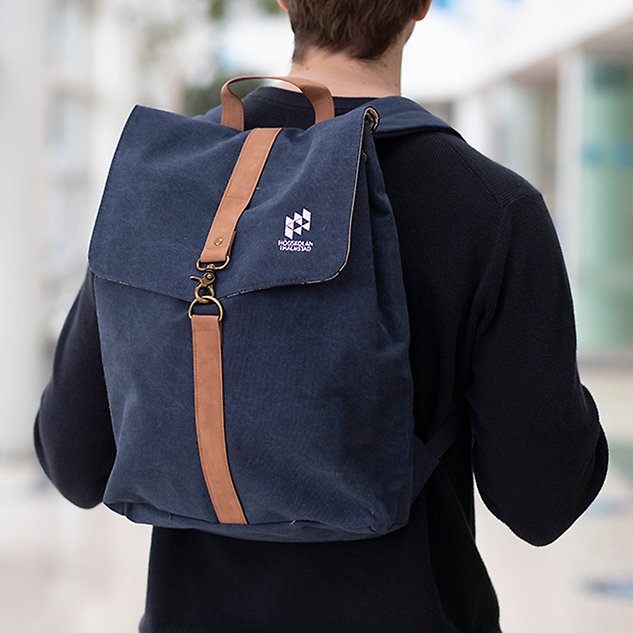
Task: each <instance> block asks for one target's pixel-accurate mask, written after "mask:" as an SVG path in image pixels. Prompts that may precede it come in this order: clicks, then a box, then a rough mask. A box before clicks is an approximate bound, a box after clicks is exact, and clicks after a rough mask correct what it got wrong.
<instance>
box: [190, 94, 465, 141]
mask: <svg viewBox="0 0 633 633" xmlns="http://www.w3.org/2000/svg"><path fill="white" fill-rule="evenodd" d="M370 105H371V106H372V107H373V108H375V109H376V110H377V111H378V114H379V115H380V123H379V124H378V128H377V129H376V131H375V132H374V133H373V135H374V136H375V137H377V138H388V137H393V136H402V135H404V134H412V133H414V132H420V131H422V130H428V131H436V132H446V133H448V134H453V135H455V136H457V137H459V138H461V139H462V140H464V137H463V136H462V135H461V134H460V133H459V132H458V131H457V130H456V129H455V128H453V127H451V126H450V125H449V124H448V123H447V122H446V121H444V120H443V119H441V118H440V117H438V116H437V115H435V114H433V113H431V112H429V111H428V110H427V109H426V108H424V107H423V106H421V105H420V104H419V103H418V102H417V101H413V99H409V98H408V97H401V96H397V95H391V96H389V97H377V98H376V99H372V100H371V101H367V102H366V103H363V104H362V105H360V106H357V107H358V108H366V107H367V106H370ZM193 118H194V119H203V120H205V121H209V122H211V123H220V122H221V120H222V106H219V105H218V106H215V107H214V108H212V109H211V110H209V111H208V112H206V113H205V114H198V115H196V116H195V117H193Z"/></svg>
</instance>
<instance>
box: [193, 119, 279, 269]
mask: <svg viewBox="0 0 633 633" xmlns="http://www.w3.org/2000/svg"><path fill="white" fill-rule="evenodd" d="M281 129H282V128H280V127H260V128H254V129H253V130H251V132H250V133H249V134H248V136H247V137H246V140H245V141H244V145H242V150H241V151H240V155H239V157H238V159H237V162H236V163H235V167H234V169H233V173H232V174H231V178H230V179H229V183H228V185H227V186H226V189H225V191H224V195H223V196H222V200H221V201H220V205H219V207H218V210H217V212H216V214H215V217H214V218H213V223H212V224H211V229H210V230H209V235H207V241H206V242H205V245H204V248H203V249H202V254H201V255H200V260H201V261H202V262H205V263H206V262H224V260H225V259H226V256H227V255H228V253H229V250H230V249H231V244H232V243H233V237H234V235H235V226H236V225H237V221H238V220H239V219H240V216H241V215H242V213H243V212H244V210H245V209H246V207H247V206H248V204H249V202H250V201H251V198H252V197H253V193H255V187H256V186H257V183H258V182H259V178H260V176H261V173H262V170H263V169H264V164H265V163H266V159H267V158H268V154H269V153H270V150H271V148H272V146H273V143H274V142H275V138H277V134H279V132H280V131H281Z"/></svg>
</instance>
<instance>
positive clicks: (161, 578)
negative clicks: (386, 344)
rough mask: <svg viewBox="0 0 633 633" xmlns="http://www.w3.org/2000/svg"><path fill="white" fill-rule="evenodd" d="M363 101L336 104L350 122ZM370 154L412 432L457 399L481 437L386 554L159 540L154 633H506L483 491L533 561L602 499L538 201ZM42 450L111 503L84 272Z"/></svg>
mask: <svg viewBox="0 0 633 633" xmlns="http://www.w3.org/2000/svg"><path fill="white" fill-rule="evenodd" d="M368 99H369V97H368V98H367V99H365V98H360V97H359V98H351V97H337V98H335V106H336V112H337V114H340V113H342V112H345V111H347V110H349V109H350V108H352V107H355V106H357V105H360V104H361V103H363V102H365V101H367V100H368ZM245 109H246V127H247V128H250V127H255V126H294V127H303V128H305V127H307V126H308V125H310V124H311V123H312V116H313V115H312V110H311V107H310V105H309V103H308V101H307V100H306V99H305V97H304V96H303V95H302V94H300V93H295V92H291V91H288V90H284V89H282V88H278V87H273V86H267V87H262V88H259V89H258V90H257V91H255V92H254V93H251V95H249V96H248V97H247V98H246V99H245ZM376 143H377V148H378V154H379V158H380V163H381V166H382V168H383V172H384V175H385V181H386V186H387V193H388V194H389V197H390V199H391V202H392V205H393V209H394V214H395V218H396V223H397V227H398V234H399V239H400V247H401V257H402V266H403V271H404V282H405V287H406V292H407V302H408V308H409V314H410V324H411V352H410V357H411V363H412V369H413V375H414V381H415V416H416V432H417V433H418V434H419V435H420V436H421V437H422V438H426V437H427V436H428V428H427V424H428V421H429V420H431V419H433V416H434V413H435V408H436V406H437V403H438V402H439V401H440V400H441V399H443V400H444V401H446V400H448V399H453V398H454V397H456V396H460V395H463V396H465V398H466V400H467V402H468V405H469V419H470V427H471V428H470V429H465V430H464V432H463V433H462V435H461V437H460V438H459V439H458V441H457V442H456V443H455V444H454V445H453V447H452V448H451V449H450V450H449V452H448V453H447V454H446V455H445V457H444V458H443V460H442V464H441V465H440V467H439V468H438V470H437V471H436V472H435V473H434V475H433V476H432V478H431V480H430V481H429V483H428V484H427V486H426V487H425V489H424V491H423V493H422V494H421V495H420V496H419V497H418V498H417V500H416V502H415V503H414V505H413V507H412V510H411V518H410V522H409V524H408V525H407V526H405V527H404V528H402V529H399V530H397V531H395V532H393V533H390V534H388V535H385V536H382V537H378V538H372V539H367V540H360V541H342V542H329V543H269V542H261V541H246V540H240V539H234V538H230V537H225V536H219V535H213V534H210V533H203V532H199V531H195V530H179V529H166V528H154V530H153V538H152V547H151V554H150V564H149V580H148V590H147V604H146V611H145V615H144V616H143V618H142V622H141V628H140V630H141V631H142V632H143V633H299V632H301V633H391V632H393V633H414V632H415V633H453V632H460V633H495V632H498V631H499V624H498V615H499V614H498V605H497V600H496V596H495V592H494V589H493V587H492V585H491V583H490V579H489V577H488V575H487V573H486V569H485V567H484V564H483V562H482V560H481V558H480V556H479V554H478V551H477V548H476V545H475V524H474V511H473V472H474V475H475V478H476V481H477V485H478V488H479V491H480V493H481V496H482V498H483V500H484V502H485V503H486V505H487V506H488V508H489V509H490V510H491V511H492V512H493V513H494V514H495V515H496V516H497V517H498V518H499V519H500V520H501V521H503V522H505V523H506V524H507V525H508V526H509V528H510V529H511V530H512V531H513V532H514V533H515V534H516V535H517V536H519V537H520V538H522V539H524V540H525V541H528V542H529V543H532V544H534V545H545V544H548V543H550V542H552V541H553V540H555V539H556V538H558V537H559V536H560V535H561V534H562V533H563V532H564V531H565V530H567V528H569V526H570V525H571V524H572V523H573V522H574V521H575V520H576V519H577V518H578V517H579V516H580V515H581V513H582V512H583V511H584V510H585V509H586V508H587V506H588V505H589V504H590V503H591V501H592V500H593V499H594V497H595V496H596V494H597V493H598V491H599V489H600V487H601V486H602V483H603V481H604V478H605V474H606V469H607V461H608V457H607V443H606V439H605V436H604V433H603V430H602V428H601V426H600V423H599V419H598V410H597V408H596V404H595V402H594V400H593V398H592V397H591V394H590V393H589V391H588V390H587V389H586V388H585V386H584V385H583V384H582V383H581V382H580V379H579V375H578V366H577V360H576V330H575V322H574V310H573V304H572V296H571V292H570V286H569V282H568V277H567V271H566V267H565V263H564V260H563V256H562V252H561V248H560V244H559V241H558V237H557V234H556V231H555V228H554V224H553V222H552V219H551V216H550V213H549V211H548V209H547V207H546V206H545V203H544V201H543V198H542V197H541V194H540V193H539V191H538V190H537V189H535V188H534V187H533V186H532V185H531V184H530V183H529V182H527V181H526V180H525V179H523V178H522V177H521V176H519V175H518V174H516V173H515V172H513V171H511V170H510V169H508V168H506V167H504V166H502V165H500V164H498V163H496V162H494V161H492V160H491V159H489V158H486V157H485V156H483V155H482V154H480V153H479V152H477V151H476V150H475V149H473V148H472V147H470V146H469V145H468V144H467V143H466V142H464V141H463V140H461V139H459V138H458V137H456V136H454V135H450V134H447V133H444V132H438V131H432V132H418V133H415V134H411V135H409V136H406V137H402V138H396V139H377V141H376ZM471 431H472V433H471ZM34 440H35V447H36V450H37V455H38V457H39V460H40V463H41V464H42V467H43V469H44V471H45V472H46V474H47V475H48V477H49V478H50V479H51V481H52V482H53V483H54V485H55V486H56V487H57V488H58V490H59V491H60V492H61V493H62V494H63V495H64V496H65V497H67V498H68V499H69V500H70V501H72V502H73V503H75V504H77V505H79V506H81V507H84V508H89V507H93V506H95V505H96V504H98V503H99V502H100V501H101V499H102V495H103V491H104V487H105V484H106V480H107V478H108V474H109V471H110V468H111V465H112V463H113V459H114V455H115V451H116V449H115V444H114V440H113V436H112V431H111V423H110V415H109V409H108V401H107V391H106V385H105V381H104V375H103V369H102V365H101V358H100V343H99V337H98V329H97V321H96V315H95V304H94V295H93V278H92V273H91V272H90V271H86V276H85V280H84V283H83V285H82V286H81V288H80V290H79V293H78V295H77V297H76V299H75V301H74V303H73V305H72V308H71V310H70V313H69V314H68V317H67V318H66V321H65V323H64V326H63V329H62V331H61V334H60V337H59V340H58V342H57V347H56V350H55V356H54V362H53V368H52V376H51V378H50V381H49V383H48V385H47V386H46V389H45V391H44V393H43V394H42V398H41V403H40V410H39V412H38V415H37V419H36V421H35V427H34ZM517 573H521V572H520V571H519V570H517ZM139 615H140V614H139Z"/></svg>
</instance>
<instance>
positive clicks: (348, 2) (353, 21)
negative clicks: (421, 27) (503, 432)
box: [280, 0, 430, 63]
mask: <svg viewBox="0 0 633 633" xmlns="http://www.w3.org/2000/svg"><path fill="white" fill-rule="evenodd" d="M280 4H282V3H281V2H280ZM284 4H285V8H286V9H287V11H288V16H289V18H290V25H291V27H292V30H293V32H294V34H295V50H294V54H293V57H292V61H293V62H295V63H301V62H302V61H303V58H304V56H305V54H306V52H307V50H308V49H309V48H311V47H316V48H320V49H324V50H326V51H328V52H343V53H345V54H347V55H349V56H350V57H353V58H356V59H366V60H375V59H378V58H379V57H380V56H381V55H382V54H383V53H384V52H385V51H386V50H387V49H388V48H389V47H390V46H391V45H392V44H393V43H394V42H395V41H396V39H397V38H398V36H400V34H401V33H402V31H403V30H404V28H405V27H406V26H407V24H408V23H409V21H410V20H412V19H413V18H415V17H416V16H417V15H418V14H419V13H420V11H421V9H423V8H427V9H428V4H430V3H427V2H422V0H319V2H314V1H313V0H285V2H284ZM423 5H426V7H424V6H423ZM282 6H283V5H282ZM425 12H426V11H425Z"/></svg>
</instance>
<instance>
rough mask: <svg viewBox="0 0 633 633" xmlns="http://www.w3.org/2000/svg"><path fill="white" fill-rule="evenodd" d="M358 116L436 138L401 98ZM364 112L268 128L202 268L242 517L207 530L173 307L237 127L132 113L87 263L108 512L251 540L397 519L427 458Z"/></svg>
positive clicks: (391, 523) (239, 139) (233, 153)
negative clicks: (260, 160)
mask: <svg viewBox="0 0 633 633" xmlns="http://www.w3.org/2000/svg"><path fill="white" fill-rule="evenodd" d="M367 105H371V106H372V107H373V108H375V110H376V111H377V112H378V113H379V115H380V123H379V125H378V129H377V130H376V131H375V132H374V133H373V134H374V135H380V134H384V135H396V134H405V133H407V132H410V131H415V130H419V129H422V128H426V127H428V128H431V129H432V128H438V127H440V128H448V129H449V130H450V129H451V128H450V127H449V126H448V124H446V123H445V122H443V121H442V120H441V119H438V118H437V117H435V116H434V115H432V114H431V113H429V112H428V111H426V110H425V109H424V108H422V107H421V106H419V105H418V104H417V103H415V102H413V101H411V100H409V99H406V98H404V97H384V98H380V99H376V100H373V101H372V102H370V103H368V104H367ZM365 110H366V106H361V107H359V108H356V109H354V110H352V111H350V112H348V113H346V114H343V115H340V116H337V117H335V118H333V119H330V120H327V121H324V122H322V123H319V124H318V125H313V126H311V127H309V128H308V129H306V130H303V129H298V128H284V129H283V130H282V131H281V132H280V134H279V136H278V137H277V140H276V142H275V144H274V145H273V147H272V150H271V152H270V156H269V158H268V161H267V163H266V165H265V168H264V170H263V173H262V176H261V179H260V181H259V184H258V186H257V188H256V190H255V193H254V196H253V198H252V200H251V203H250V205H249V206H248V208H247V209H246V210H245V211H244V213H243V215H242V216H241V218H240V220H239V222H238V224H237V230H236V234H235V238H234V241H233V245H232V249H231V252H230V257H231V260H230V264H229V265H228V267H227V268H226V269H224V270H221V271H218V272H217V281H216V284H215V290H216V296H217V297H218V299H219V300H221V302H222V305H223V307H224V318H223V320H222V321H221V326H222V372H223V390H224V424H225V435H226V450H227V456H228V462H229V465H230V469H231V475H232V478H233V482H234V485H235V489H236V492H237V494H238V496H239V499H240V502H241V504H242V507H243V509H244V513H245V516H246V518H247V521H248V524H247V525H237V524H225V523H224V524H221V523H219V522H218V519H217V516H216V514H215V512H214V508H213V505H212V503H211V500H210V498H209V494H208V492H207V489H206V486H205V482H204V479H203V473H202V469H201V465H200V458H199V453H198V446H197V439H196V424H195V413H194V395H193V394H194V388H193V364H192V342H191V326H190V320H189V317H188V314H187V309H188V307H189V303H190V302H191V300H192V299H193V290H194V287H195V282H193V281H191V280H190V278H189V276H190V275H196V274H198V273H197V271H196V268H195V263H196V261H197V258H198V257H199V255H200V252H201V250H202V246H203V244H204V242H205V239H206V236H207V234H208V232H209V229H210V226H211V223H212V221H213V218H214V213H215V211H216V209H217V207H218V204H219V202H220V199H221V197H222V194H223V193H224V190H225V188H226V185H227V182H228V179H229V177H230V175H231V172H232V170H233V168H234V166H235V162H236V160H237V157H238V154H239V152H240V149H241V147H242V144H243V143H244V140H245V138H246V136H247V134H248V131H246V132H240V131H237V130H234V129H232V128H229V127H226V126H223V125H221V124H220V107H218V108H215V109H214V110H211V111H210V112H209V113H207V115H199V116H196V117H187V116H183V115H180V114H175V113H171V112H166V111H162V110H157V109H153V108H150V107H145V106H141V105H136V106H135V107H134V108H133V110H132V112H131V113H130V115H129V117H128V120H127V122H126V124H125V127H124V129H123V132H122V134H121V137H120V139H119V143H118V146H117V149H116V151H115V154H114V158H113V160H112V164H111V167H110V171H109V174H108V178H107V181H106V186H105V189H104V192H103V197H102V201H101V204H100V208H99V211H98V214H97V218H96V221H95V225H94V228H93V233H92V236H91V240H90V246H89V252H88V260H89V265H90V268H91V270H92V271H93V272H94V274H95V276H96V277H95V299H96V307H97V318H98V324H99V335H100V341H101V348H102V358H103V366H104V372H105V377H106V384H107V391H108V399H109V404H110V410H111V417H112V422H113V427H114V435H115V439H116V444H117V455H116V460H115V463H114V466H113V469H112V471H111V474H110V477H109V480H108V483H107V487H106V490H105V495H104V499H103V501H104V503H105V504H106V505H107V506H108V507H109V508H111V509H112V510H114V511H116V512H118V513H120V514H122V515H125V516H127V517H128V518H129V519H131V520H132V521H135V522H141V523H149V524H153V525H157V526H164V527H174V528H196V529H199V530H204V531H208V532H214V533H217V534H224V535H227V536H232V537H236V538H245V539H253V540H269V541H331V540H353V539H361V538H369V537H376V536H379V535H381V534H385V533H388V532H390V531H393V530H395V529H397V528H398V527H400V526H403V525H405V524H406V523H407V521H408V517H409V511H410V505H411V502H412V501H413V499H414V498H415V496H416V495H417V493H418V492H419V490H420V488H421V487H422V485H423V484H424V482H425V481H426V480H427V479H428V477H429V475H430V474H431V472H432V471H433V468H434V467H435V466H436V465H437V458H438V456H439V455H438V454H437V452H436V451H432V450H430V449H429V447H428V445H426V446H425V445H424V444H423V443H422V442H421V441H420V440H419V439H418V438H416V437H415V436H414V433H413V428H414V420H413V383H412V376H411V369H410V364H409V356H408V354H409V325H408V313H407V302H406V296H405V292H404V285H403V281H402V271H401V264H400V256H399V248H398V237H397V232H396V225H395V220H394V217H393V214H392V210H391V206H390V203H389V200H388V198H387V195H386V193H385V189H384V183H383V179H382V173H381V171H380V167H379V164H378V160H377V155H376V151H375V146H374V141H373V136H372V131H371V129H370V124H369V121H367V120H366V118H365ZM455 133H456V134H457V132H455ZM214 310H215V308H213V307H209V306H198V307H196V312H198V313H203V312H205V311H209V312H214Z"/></svg>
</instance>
